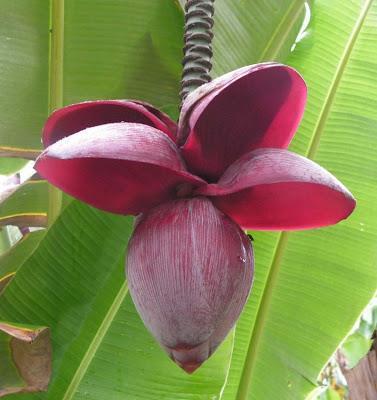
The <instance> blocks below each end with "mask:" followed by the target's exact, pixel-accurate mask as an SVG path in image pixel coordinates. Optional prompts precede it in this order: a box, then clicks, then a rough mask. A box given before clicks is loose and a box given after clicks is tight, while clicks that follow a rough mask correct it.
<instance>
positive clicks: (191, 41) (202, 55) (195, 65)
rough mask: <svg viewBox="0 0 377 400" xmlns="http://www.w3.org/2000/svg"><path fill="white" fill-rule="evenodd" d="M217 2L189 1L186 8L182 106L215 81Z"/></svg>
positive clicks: (211, 0) (208, 0) (212, 0)
mask: <svg viewBox="0 0 377 400" xmlns="http://www.w3.org/2000/svg"><path fill="white" fill-rule="evenodd" d="M214 1H215V0H188V1H187V3H186V6H185V36H184V41H185V45H184V48H183V52H184V58H183V62H182V64H183V73H182V90H181V98H182V103H183V101H184V100H185V98H186V97H187V96H188V94H189V93H190V92H192V91H193V90H195V89H197V88H198V87H199V86H201V85H203V84H204V83H207V82H209V81H210V80H211V77H210V75H209V74H210V72H211V69H212V63H211V59H212V38H213V32H212V28H213V14H214Z"/></svg>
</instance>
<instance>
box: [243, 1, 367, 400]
mask: <svg viewBox="0 0 377 400" xmlns="http://www.w3.org/2000/svg"><path fill="white" fill-rule="evenodd" d="M372 2H373V0H366V1H365V3H364V5H363V7H362V8H361V12H360V15H359V17H358V18H357V20H356V23H355V25H354V28H353V30H352V32H351V34H350V37H349V39H348V41H347V43H346V46H345V49H344V52H343V54H342V56H341V58H340V60H339V63H338V66H337V68H336V70H335V74H334V79H333V81H332V82H331V85H330V87H329V90H328V92H327V95H326V97H325V101H324V104H323V107H322V109H321V112H320V114H319V118H318V121H317V124H316V126H315V128H314V130H313V135H312V140H311V142H310V144H309V146H308V151H307V153H306V156H307V157H308V158H311V159H313V158H314V157H315V155H316V153H317V151H318V147H319V143H320V140H321V137H322V134H323V131H324V128H325V126H326V122H327V120H328V117H329V114H330V110H331V107H332V105H333V103H334V99H335V95H336V92H337V89H338V87H339V84H340V82H341V79H342V76H343V73H344V71H345V68H346V66H347V64H348V61H349V59H350V56H351V54H352V50H353V48H354V45H355V43H356V40H357V38H358V35H359V33H360V31H361V28H362V26H363V23H364V21H365V19H366V17H367V15H368V11H369V9H370V6H371V4H372ZM288 238H289V233H288V232H281V233H280V234H279V238H278V241H277V245H276V248H275V252H274V255H273V258H272V262H271V267H270V270H269V274H268V276H267V279H266V283H265V290H264V292H263V295H262V298H261V301H260V304H259V308H258V313H257V317H256V321H255V324H254V328H253V331H252V334H251V338H250V341H249V346H248V350H247V355H246V359H245V363H244V366H243V369H242V372H241V378H240V384H239V387H238V392H237V395H236V399H237V400H246V399H248V397H249V392H250V378H251V376H252V374H253V370H254V367H255V364H256V360H257V353H258V347H259V344H260V338H261V336H262V334H263V329H264V326H265V321H266V316H267V314H268V311H269V307H270V304H271V299H272V294H273V291H274V288H275V284H276V281H277V277H278V274H279V270H280V264H281V260H282V259H283V256H284V252H285V249H286V247H287V244H288Z"/></svg>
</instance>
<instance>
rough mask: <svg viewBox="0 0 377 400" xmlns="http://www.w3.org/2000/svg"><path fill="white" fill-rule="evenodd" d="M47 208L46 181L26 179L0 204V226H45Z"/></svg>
mask: <svg viewBox="0 0 377 400" xmlns="http://www.w3.org/2000/svg"><path fill="white" fill-rule="evenodd" d="M47 208H48V184H47V182H46V181H33V180H30V181H27V182H26V183H24V184H23V185H21V186H20V187H19V188H18V189H17V190H16V191H15V192H14V193H13V194H11V195H10V196H9V197H8V198H7V199H6V200H5V201H3V202H2V203H1V204H0V226H4V225H17V226H20V227H30V226H32V227H41V226H46V222H47Z"/></svg>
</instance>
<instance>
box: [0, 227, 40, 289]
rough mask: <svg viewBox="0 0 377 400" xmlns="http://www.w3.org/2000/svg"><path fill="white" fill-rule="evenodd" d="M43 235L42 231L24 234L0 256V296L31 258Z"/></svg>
mask: <svg viewBox="0 0 377 400" xmlns="http://www.w3.org/2000/svg"><path fill="white" fill-rule="evenodd" d="M44 235H45V231H44V230H39V231H35V232H31V233H28V234H26V235H25V236H24V237H23V238H22V239H21V240H20V241H19V242H17V243H16V244H15V245H14V246H13V247H11V248H10V249H8V250H7V251H6V252H4V254H1V256H0V294H1V292H2V290H4V288H5V286H6V285H7V284H8V283H9V282H10V280H11V279H12V278H13V277H14V275H15V274H16V272H17V270H18V268H20V266H21V265H22V264H23V263H24V262H25V261H26V260H27V259H28V258H29V257H30V256H31V254H32V253H33V252H34V250H35V249H36V248H37V247H38V245H39V242H40V241H41V240H42V238H43V237H44Z"/></svg>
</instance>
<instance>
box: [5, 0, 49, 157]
mask: <svg viewBox="0 0 377 400" xmlns="http://www.w3.org/2000/svg"><path fill="white" fill-rule="evenodd" d="M48 29H49V7H47V6H46V1H45V0H20V1H5V2H2V4H1V12H0V70H1V75H0V154H1V156H6V155H8V156H10V157H14V156H18V157H24V158H35V156H36V155H37V150H38V149H39V148H40V146H41V140H40V132H41V129H42V126H43V122H44V119H45V118H46V116H47V95H48V56H49V55H48V43H49V35H48Z"/></svg>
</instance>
